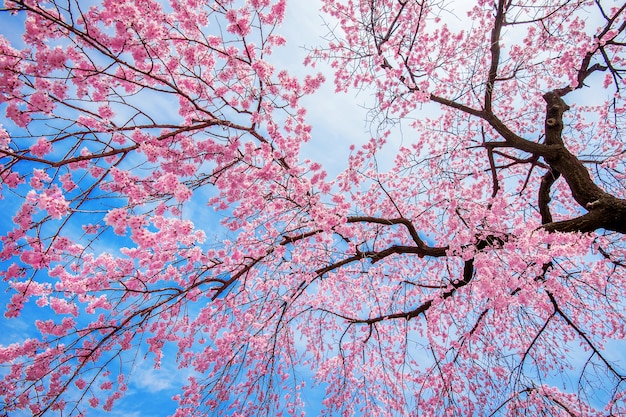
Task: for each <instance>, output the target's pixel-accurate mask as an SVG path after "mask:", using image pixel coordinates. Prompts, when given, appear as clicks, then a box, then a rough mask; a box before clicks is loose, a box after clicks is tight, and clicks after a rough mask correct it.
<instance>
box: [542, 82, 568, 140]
mask: <svg viewBox="0 0 626 417" xmlns="http://www.w3.org/2000/svg"><path fill="white" fill-rule="evenodd" d="M543 99H544V100H545V101H546V122H545V132H546V145H563V139H562V138H561V132H562V131H563V113H565V112H566V111H568V110H569V106H568V105H567V104H566V103H565V101H563V99H562V98H561V96H560V95H559V94H557V93H556V92H554V91H550V92H548V93H546V94H544V95H543Z"/></svg>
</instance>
